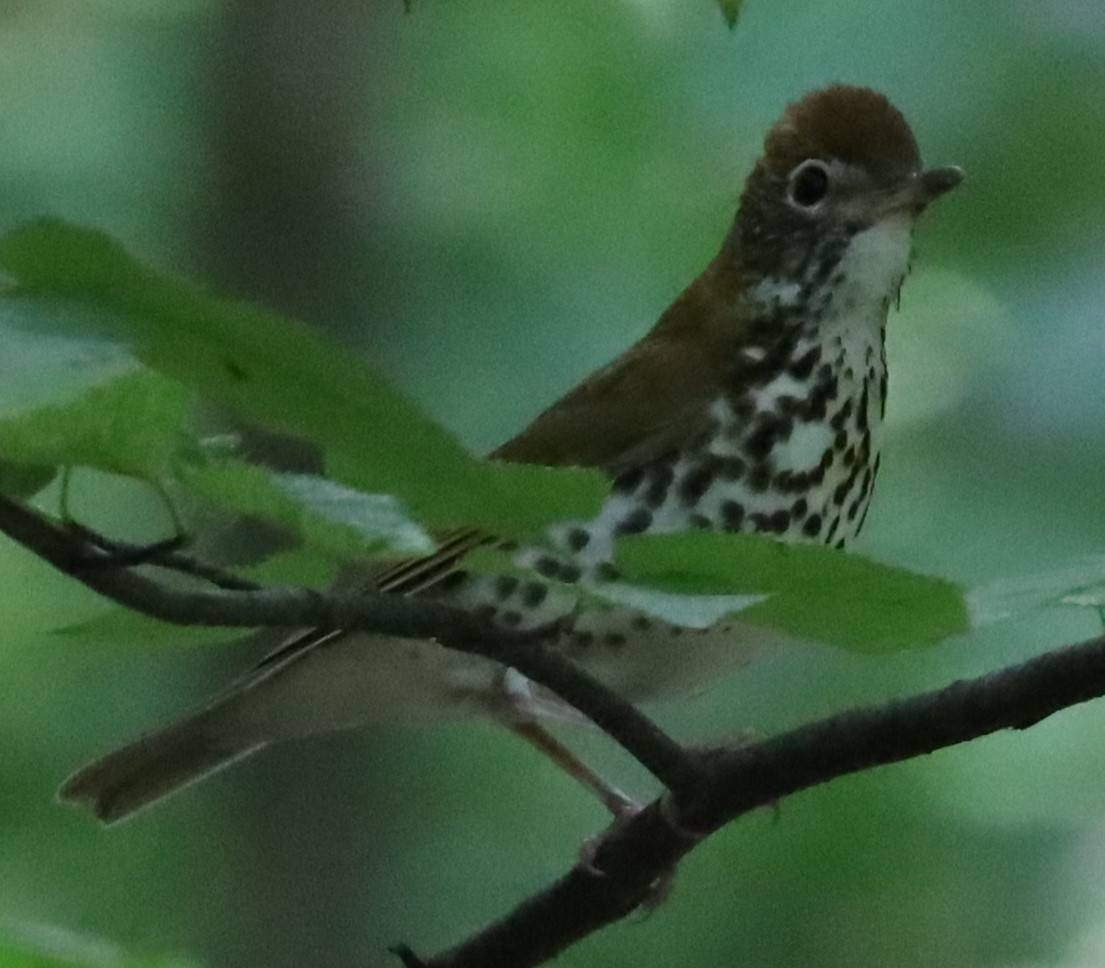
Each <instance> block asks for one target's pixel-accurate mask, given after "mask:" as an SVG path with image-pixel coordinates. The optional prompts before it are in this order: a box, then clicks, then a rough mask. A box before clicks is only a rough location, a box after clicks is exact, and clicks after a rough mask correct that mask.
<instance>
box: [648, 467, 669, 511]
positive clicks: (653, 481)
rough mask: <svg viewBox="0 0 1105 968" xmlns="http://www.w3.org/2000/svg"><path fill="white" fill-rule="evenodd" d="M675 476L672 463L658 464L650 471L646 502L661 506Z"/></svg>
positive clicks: (650, 505) (652, 505)
mask: <svg viewBox="0 0 1105 968" xmlns="http://www.w3.org/2000/svg"><path fill="white" fill-rule="evenodd" d="M674 477H675V471H674V470H673V469H672V466H671V464H666V463H665V464H657V465H655V466H654V467H653V468H652V470H651V471H650V472H649V476H648V487H647V488H646V489H645V494H644V498H645V503H646V504H647V505H648V506H649V507H651V508H658V507H660V506H661V505H662V504H663V503H664V501H665V500H666V499H667V496H668V488H669V487H671V482H672V480H673V479H674Z"/></svg>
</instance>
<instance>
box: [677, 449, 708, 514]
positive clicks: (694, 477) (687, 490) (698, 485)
mask: <svg viewBox="0 0 1105 968" xmlns="http://www.w3.org/2000/svg"><path fill="white" fill-rule="evenodd" d="M715 460H716V458H715ZM715 460H710V459H703V460H701V461H699V462H698V463H697V464H695V465H694V466H693V467H692V468H691V469H690V470H689V471H687V473H686V474H685V475H684V476H683V479H682V480H681V481H680V482H679V497H680V499H681V500H682V501H683V503H684V504H686V505H688V506H690V507H693V506H694V505H696V504H697V503H698V502H699V500H701V498H702V495H703V494H705V493H706V492H707V491H708V490H709V489H710V485H711V484H712V483H713V481H714V474H715V471H716V467H715Z"/></svg>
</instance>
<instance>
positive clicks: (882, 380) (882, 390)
mask: <svg viewBox="0 0 1105 968" xmlns="http://www.w3.org/2000/svg"><path fill="white" fill-rule="evenodd" d="M879 416H880V417H885V416H886V370H885V369H884V370H883V371H882V376H881V377H879Z"/></svg>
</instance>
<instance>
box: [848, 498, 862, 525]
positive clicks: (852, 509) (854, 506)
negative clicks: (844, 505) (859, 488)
mask: <svg viewBox="0 0 1105 968" xmlns="http://www.w3.org/2000/svg"><path fill="white" fill-rule="evenodd" d="M862 503H863V497H862V496H857V497H856V499H855V500H854V501H853V502H852V503H851V504H849V505H848V520H849V521H855V519H856V515H857V514H859V506H860V504H862Z"/></svg>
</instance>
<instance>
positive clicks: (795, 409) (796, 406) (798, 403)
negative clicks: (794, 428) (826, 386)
mask: <svg viewBox="0 0 1105 968" xmlns="http://www.w3.org/2000/svg"><path fill="white" fill-rule="evenodd" d="M804 406H805V401H804V400H800V399H798V397H793V396H791V395H790V394H789V393H784V394H783V395H782V396H780V397H779V398H778V399H777V400H776V401H775V412H776V413H777V414H778V415H779V416H780V417H782V418H783V419H784V420H786V419H790V418H793V417H797V416H799V415H800V414H801V412H802V408H803V407H804Z"/></svg>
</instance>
